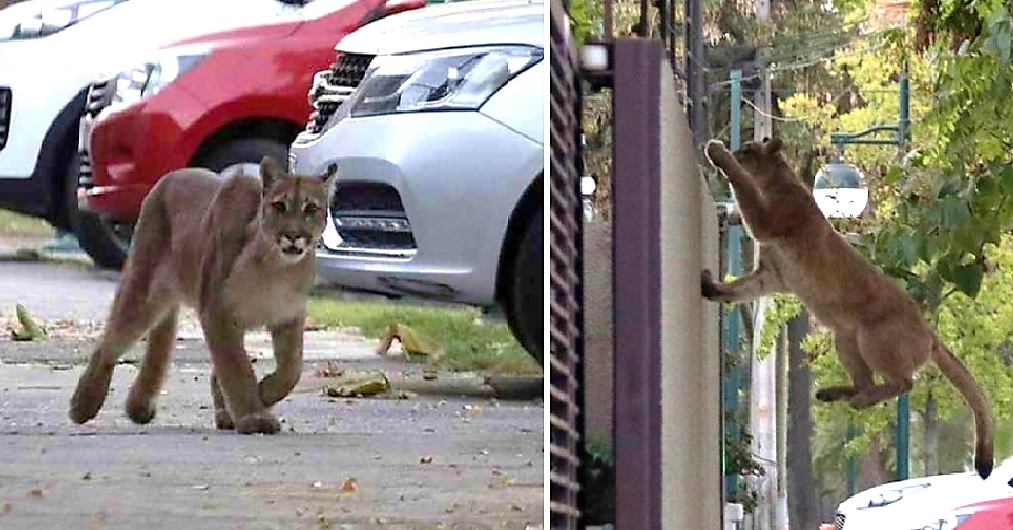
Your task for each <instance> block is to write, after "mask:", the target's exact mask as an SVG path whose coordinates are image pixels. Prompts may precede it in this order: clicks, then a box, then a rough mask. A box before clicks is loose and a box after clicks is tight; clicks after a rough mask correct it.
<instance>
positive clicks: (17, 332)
mask: <svg viewBox="0 0 1013 530" xmlns="http://www.w3.org/2000/svg"><path fill="white" fill-rule="evenodd" d="M14 312H15V313H16V314H17V317H18V327H16V328H14V329H12V330H11V339H13V340H16V341H30V340H39V339H44V338H45V337H46V330H45V329H44V328H43V327H42V326H40V325H38V324H36V323H35V319H33V318H32V315H30V314H29V313H28V309H26V308H25V306H23V305H21V304H15V306H14Z"/></svg>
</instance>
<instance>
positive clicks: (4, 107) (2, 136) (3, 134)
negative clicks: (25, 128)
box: [0, 86, 12, 151]
mask: <svg viewBox="0 0 1013 530" xmlns="http://www.w3.org/2000/svg"><path fill="white" fill-rule="evenodd" d="M11 102H12V98H11V89H10V88H8V87H5V86H2V87H0V151H2V150H3V148H4V147H7V138H9V137H10V132H11V109H12V105H11Z"/></svg>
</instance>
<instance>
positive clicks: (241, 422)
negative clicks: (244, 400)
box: [236, 410, 281, 434]
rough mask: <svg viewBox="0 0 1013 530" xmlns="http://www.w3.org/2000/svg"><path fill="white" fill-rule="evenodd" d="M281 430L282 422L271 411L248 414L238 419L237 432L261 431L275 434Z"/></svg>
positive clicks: (250, 432)
mask: <svg viewBox="0 0 1013 530" xmlns="http://www.w3.org/2000/svg"><path fill="white" fill-rule="evenodd" d="M280 430H281V423H278V418H275V417H274V416H273V415H272V414H271V413H270V412H267V411H266V410H265V411H261V412H254V413H253V414H247V415H246V416H243V417H242V418H239V419H238V420H236V432H238V433H240V434H252V433H257V432H261V433H264V434H274V433H276V432H278V431H280Z"/></svg>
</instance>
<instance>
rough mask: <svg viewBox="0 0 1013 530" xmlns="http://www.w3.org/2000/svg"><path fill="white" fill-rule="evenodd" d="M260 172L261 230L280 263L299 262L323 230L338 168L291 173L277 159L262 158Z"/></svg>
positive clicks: (331, 167) (308, 252) (311, 248)
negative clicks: (275, 251) (262, 188)
mask: <svg viewBox="0 0 1013 530" xmlns="http://www.w3.org/2000/svg"><path fill="white" fill-rule="evenodd" d="M260 174H261V178H262V179H263V181H264V197H263V201H262V203H261V219H262V221H261V231H262V232H263V235H264V237H265V238H266V239H267V240H268V241H271V242H273V243H274V244H275V245H276V246H277V248H278V253H279V256H280V257H281V260H282V261H283V262H285V263H296V262H298V261H301V260H302V259H303V258H305V257H306V256H307V255H308V254H310V251H311V250H313V247H314V245H316V243H317V239H318V238H320V234H322V233H323V231H324V226H325V225H326V215H327V200H328V197H329V196H330V190H331V189H333V184H334V177H335V175H337V167H336V166H334V165H331V166H330V167H328V168H327V172H326V173H324V174H323V175H290V174H287V173H285V172H284V171H282V169H281V166H280V165H279V164H278V162H277V161H275V160H274V159H272V158H270V157H265V158H264V160H263V161H262V162H261V167H260Z"/></svg>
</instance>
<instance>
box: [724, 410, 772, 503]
mask: <svg viewBox="0 0 1013 530" xmlns="http://www.w3.org/2000/svg"><path fill="white" fill-rule="evenodd" d="M744 412H745V410H741V409H740V410H728V411H725V413H724V416H725V425H731V426H733V427H732V428H731V429H729V431H731V432H725V436H724V439H723V444H724V458H725V468H726V469H725V472H726V474H728V475H736V476H738V477H740V478H744V479H746V480H739V482H738V486H737V488H736V489H735V490H734V491H732V492H730V493H729V495H728V498H727V499H726V501H727V502H735V503H739V504H742V507H743V509H744V510H745V511H746V513H752V512H753V510H755V509H756V505H757V502H758V499H759V497H758V495H757V492H756V490H755V489H754V488H753V486H752V483H751V481H750V480H748V479H749V478H750V477H762V476H763V475H764V474H766V471H765V470H764V469H763V464H761V463H760V462H758V461H757V460H756V459H755V458H753V435H752V433H750V432H749V429H748V428H747V427H746V424H747V419H746V417H745V416H746V415H745V414H744Z"/></svg>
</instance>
